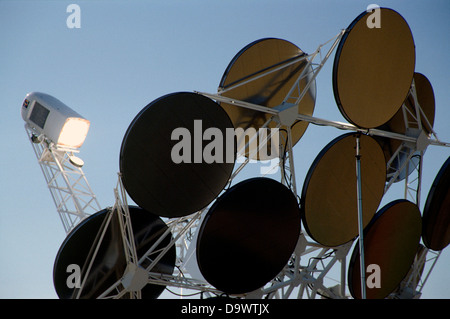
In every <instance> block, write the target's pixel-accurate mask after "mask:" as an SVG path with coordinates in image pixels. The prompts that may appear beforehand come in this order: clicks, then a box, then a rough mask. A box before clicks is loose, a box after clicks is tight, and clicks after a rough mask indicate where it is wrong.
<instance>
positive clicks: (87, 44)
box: [0, 0, 450, 298]
mask: <svg viewBox="0 0 450 319" xmlns="http://www.w3.org/2000/svg"><path fill="white" fill-rule="evenodd" d="M71 3H76V4H78V5H79V6H80V8H81V28H80V29H69V28H67V26H66V19H67V17H68V15H69V14H68V13H66V8H67V6H68V5H69V4H71ZM371 3H376V4H378V5H379V6H384V7H389V8H392V9H394V10H396V11H398V12H399V13H400V14H401V15H402V16H403V17H404V18H405V19H406V21H407V22H408V24H409V26H410V28H411V30H412V32H413V36H414V40H415V45H416V71H417V72H420V73H423V74H425V75H426V76H427V77H428V79H429V80H430V81H431V83H432V85H433V88H434V93H435V98H436V120H435V125H434V128H435V130H436V131H437V133H438V134H439V137H440V138H441V139H442V140H444V141H447V142H449V141H450V127H449V121H450V105H449V102H450V80H449V73H450V60H449V58H448V52H449V51H450V41H449V34H450V2H449V1H447V0H441V1H417V0H415V1H381V0H379V1H372V2H371V1H366V2H365V1H356V0H352V1H350V0H346V1H337V0H335V1H331V0H327V1H316V0H309V1H294V0H291V1H286V0H284V1H273V0H272V1H268V0H251V1H248V0H244V1H242V0H239V1H235V0H227V1H217V0H202V1H200V0H194V1H189V0H178V1H174V0H167V1H162V0H161V1H143V0H142V1H100V0H92V1H8V0H2V1H0V107H1V110H2V116H0V130H1V136H2V149H1V151H0V153H1V156H0V163H1V165H0V167H1V168H0V185H1V191H0V203H1V209H0V259H1V263H0V265H1V266H0V298H56V294H55V292H54V288H53V280H52V270H53V262H54V258H55V256H56V253H57V251H58V249H59V246H60V244H61V243H62V241H63V240H64V238H65V232H64V229H63V227H62V225H61V222H60V220H59V217H58V215H57V212H56V208H55V206H54V204H53V202H52V200H51V197H50V193H49V191H48V188H47V186H46V185H45V181H44V177H43V175H42V172H41V170H40V168H39V165H38V163H37V160H36V158H35V155H34V153H33V150H32V148H31V146H30V144H29V142H28V140H27V136H26V134H25V130H24V128H23V126H24V122H23V120H22V118H21V116H20V107H21V104H22V101H23V99H24V97H25V95H26V94H27V93H28V92H31V91H41V92H45V93H48V94H51V95H53V96H55V97H56V98H58V99H60V100H61V101H63V102H64V103H65V104H67V105H68V106H70V107H71V108H73V109H74V110H76V111H77V112H78V113H80V114H82V115H83V116H84V117H86V118H87V119H89V120H90V121H91V129H90V132H89V134H88V136H87V139H86V142H85V144H84V145H83V147H82V148H81V152H80V157H81V158H83V160H84V161H85V163H86V165H85V167H84V172H85V173H86V176H87V178H88V180H89V183H90V185H91V187H92V188H93V190H94V192H95V193H96V195H97V197H98V199H99V201H100V204H101V205H102V207H107V206H111V205H113V203H114V194H113V188H114V187H115V186H116V182H117V172H118V165H119V150H120V145H121V142H122V138H123V135H124V133H125V131H126V129H127V127H128V125H129V123H130V122H131V120H132V119H133V118H134V117H135V115H136V114H137V113H138V112H139V111H140V110H141V109H142V108H143V107H144V106H145V105H147V104H148V103H149V102H151V101H152V100H154V99H156V98H158V97H160V96H162V95H164V94H167V93H172V92H177V91H193V90H198V91H204V92H211V93H214V92H216V90H217V86H218V84H219V81H220V78H221V76H222V74H223V72H224V70H225V68H226V66H227V65H228V63H229V62H230V60H231V59H232V58H233V56H234V55H235V54H236V53H237V52H238V51H239V50H240V49H241V48H242V47H244V46H245V45H247V44H248V43H250V42H252V41H254V40H257V39H260V38H263V37H279V38H283V39H286V40H289V41H291V42H293V43H295V44H296V45H297V46H299V47H300V48H301V49H302V50H303V51H305V52H307V53H310V52H313V51H314V50H315V49H316V48H317V46H318V45H320V44H321V43H324V42H325V41H327V40H328V39H330V38H332V37H333V36H335V35H336V34H337V33H338V32H339V31H340V30H341V29H343V28H346V27H347V26H348V25H349V24H350V22H351V21H353V19H354V18H355V17H356V16H358V15H359V14H360V13H361V12H363V11H364V10H365V9H366V7H367V6H368V5H369V4H371ZM333 59H334V54H333V55H332V57H331V58H330V60H329V61H328V62H327V64H326V66H325V67H324V69H323V70H322V71H321V73H320V74H319V76H318V78H317V101H316V108H315V111H314V115H315V116H317V117H322V118H325V119H329V120H337V121H344V119H343V117H342V116H341V114H340V113H339V111H338V109H337V107H336V103H335V100H334V97H333V91H332V85H331V71H332V60H333ZM342 133H344V132H342V131H339V130H336V129H334V128H327V127H317V126H310V127H309V128H308V130H307V131H306V134H305V135H304V136H303V138H302V139H301V140H300V142H299V143H298V144H297V146H296V148H295V159H296V162H295V165H296V174H297V186H298V189H299V192H300V190H301V186H302V185H303V179H304V176H305V175H306V172H307V171H308V169H309V166H310V164H311V163H312V161H313V160H314V158H315V156H316V155H317V153H318V152H319V151H320V150H321V149H322V148H323V147H324V146H325V145H326V144H327V143H328V142H329V141H331V140H332V139H333V138H334V137H336V136H338V135H340V134H342ZM449 155H450V149H449V148H442V147H435V146H430V147H428V149H427V152H426V154H425V162H424V165H425V167H424V172H423V174H424V178H423V183H422V187H423V192H422V203H424V202H425V199H426V195H427V193H428V190H429V188H430V185H431V183H432V182H433V179H434V177H435V175H436V173H437V171H438V170H439V168H440V167H441V165H442V163H444V161H445V160H446V159H447V157H448V156H449ZM243 177H245V176H243ZM402 197H403V194H402V192H401V190H398V189H393V190H392V192H390V193H388V195H387V196H386V197H385V199H384V201H383V203H387V202H389V201H391V200H393V199H398V198H402ZM449 264H450V252H449V249H448V248H447V250H444V252H443V253H442V255H441V258H440V260H439V261H438V264H437V265H436V267H435V269H434V271H433V272H432V274H431V277H430V278H429V280H428V282H427V284H426V286H425V288H424V290H423V298H450V288H448V287H449V286H450V274H449V271H448V267H449Z"/></svg>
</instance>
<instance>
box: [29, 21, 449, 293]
mask: <svg viewBox="0 0 450 319" xmlns="http://www.w3.org/2000/svg"><path fill="white" fill-rule="evenodd" d="M344 31H345V30H342V31H341V32H340V33H339V34H338V35H337V36H336V37H334V38H333V39H331V40H330V41H328V42H326V43H325V44H323V45H320V46H319V47H318V49H317V50H316V51H315V52H314V53H313V54H310V55H306V56H302V57H300V58H298V59H296V60H294V61H292V63H296V62H298V61H299V60H303V59H307V61H308V66H309V67H306V68H305V70H306V71H305V72H303V73H302V74H301V75H300V76H299V79H298V80H297V81H296V82H295V84H294V86H293V87H292V89H291V90H290V92H289V94H288V95H287V96H286V98H285V100H284V102H283V104H282V105H280V107H275V108H267V107H264V106H261V105H257V104H253V103H249V102H245V101H239V100H235V99H232V98H228V97H225V96H223V95H222V94H223V93H225V92H226V91H220V92H218V94H209V93H201V92H196V93H198V94H202V95H204V96H206V97H209V98H211V99H213V100H216V101H218V102H225V103H229V104H233V105H236V106H240V107H244V108H248V109H252V110H256V111H260V112H265V113H268V114H271V115H272V117H271V118H270V119H269V120H268V121H267V122H266V123H265V124H264V126H263V127H267V126H268V125H269V123H270V122H271V121H276V122H277V123H278V126H277V128H280V126H281V125H282V124H283V116H280V115H282V114H283V113H284V112H289V109H291V110H292V109H297V106H298V104H299V103H300V101H301V99H302V97H303V96H304V95H305V92H306V91H307V90H308V88H309V87H310V86H311V85H312V83H313V81H315V78H316V76H317V74H318V73H319V71H320V70H321V69H322V67H323V65H324V63H325V62H326V61H327V59H328V58H329V57H330V55H331V53H332V51H333V50H334V49H335V48H336V46H337V44H338V43H339V41H340V40H341V37H342V36H343V34H344ZM328 43H332V44H331V48H329V50H328V51H327V52H326V53H325V55H324V57H322V49H323V47H324V46H325V45H326V44H328ZM316 58H319V60H320V61H319V62H318V63H314V59H316ZM287 66H288V65H284V66H282V67H287ZM282 67H279V68H277V69H275V70H271V71H268V72H265V73H261V74H260V75H258V77H257V78H259V77H261V76H265V75H266V74H268V73H270V72H274V71H276V70H278V69H280V68H282ZM303 78H306V79H308V82H307V85H306V87H305V88H304V89H303V90H302V89H301V88H300V87H299V85H298V84H299V82H300V80H301V79H303ZM255 79H256V78H253V79H250V80H247V81H246V82H245V83H248V82H249V81H252V80H255ZM245 83H240V84H238V85H244V84H245ZM227 90H228V89H227ZM412 93H413V94H414V99H415V102H416V110H415V114H414V116H415V119H416V121H417V122H416V126H418V130H416V131H414V130H409V131H408V134H405V135H402V134H398V133H393V132H388V131H383V130H378V129H361V128H358V127H356V126H354V125H352V124H349V123H343V122H337V121H330V120H325V119H320V118H316V117H312V116H307V115H303V114H297V115H296V118H295V120H299V121H307V122H309V123H312V124H317V125H325V126H331V127H335V128H338V129H344V130H349V131H355V132H359V133H360V134H367V135H371V136H380V137H387V138H392V139H398V140H400V141H402V145H401V147H400V148H399V149H398V150H397V151H396V152H395V154H394V155H393V156H392V157H393V158H391V160H389V161H388V164H387V165H388V167H387V168H390V169H391V171H392V169H394V172H393V173H392V176H389V177H390V179H389V183H388V184H387V185H386V188H385V192H386V191H387V190H388V189H389V187H390V186H391V185H392V183H393V182H395V181H396V180H397V177H398V176H399V174H401V172H402V171H404V168H405V165H409V163H410V162H411V158H412V157H413V156H416V157H417V158H418V160H419V161H418V165H417V166H415V167H413V168H414V170H415V171H416V172H417V173H418V177H417V179H414V182H415V183H416V186H415V187H413V186H412V183H411V182H412V180H411V179H410V178H409V177H408V176H409V174H408V173H406V178H405V198H406V197H407V196H410V194H413V195H415V198H414V200H413V202H415V203H416V204H417V205H419V203H420V202H419V201H420V195H419V193H420V182H421V181H420V179H421V178H420V174H421V167H422V161H423V154H424V151H425V149H426V147H427V146H428V145H438V146H446V147H448V146H450V144H449V143H444V142H442V141H440V140H439V139H438V137H437V135H436V132H434V131H432V132H431V136H424V133H423V129H422V127H421V117H423V116H424V113H423V111H422V110H421V108H420V105H419V104H418V102H417V97H416V95H415V94H416V93H415V88H414V85H413V86H412ZM403 110H406V107H405V106H403ZM284 114H285V113H284ZM405 118H406V116H405ZM407 124H408V125H409V123H407ZM287 127H288V128H287V134H286V139H284V140H280V141H279V142H280V150H282V152H281V151H280V153H279V156H280V161H279V163H278V165H279V166H280V167H281V182H282V183H283V184H284V185H286V186H288V187H289V188H290V189H291V190H292V191H293V193H294V194H295V196H296V197H297V198H299V197H298V194H297V189H296V182H295V169H294V157H293V145H292V143H291V140H292V139H291V131H290V128H289V127H290V126H287ZM407 127H409V126H407ZM430 127H431V126H430ZM273 131H274V130H272V131H271V132H273ZM27 132H28V133H29V135H31V134H33V132H32V131H31V130H30V129H29V128H27ZM257 135H258V134H257ZM257 135H256V136H254V138H257ZM433 137H434V138H433ZM35 138H37V139H38V141H39V137H35ZM270 138H272V136H270V135H269V136H267V139H266V140H265V141H266V142H267V140H269V139H270ZM249 143H251V141H249V142H248V143H247V145H246V146H244V148H243V150H244V151H245V150H246V147H247V146H248V145H249ZM32 144H33V148H34V149H35V152H36V156H37V158H38V160H39V163H40V165H41V168H42V170H43V172H44V176H45V177H46V180H47V183H48V185H49V188H50V192H51V193H52V197H53V199H54V201H55V204H56V206H57V209H58V212H59V213H60V216H61V218H62V220H63V224H64V227H65V229H66V231H69V230H70V229H71V228H72V227H73V226H74V225H75V224H76V222H77V221H79V220H80V219H82V218H84V217H85V215H86V213H85V210H86V209H88V208H94V210H95V211H98V210H99V209H100V208H99V206H98V202H97V200H96V198H95V195H94V194H93V193H92V191H91V190H90V187H89V186H88V185H87V181H86V179H85V177H84V174H83V173H82V171H81V169H80V168H76V167H75V168H73V167H70V169H69V168H68V165H67V163H68V158H69V156H70V155H71V154H72V152H73V151H71V150H58V149H57V148H56V147H55V146H54V145H52V144H51V143H48V142H46V141H45V140H44V141H43V142H40V143H32ZM263 146H264V142H263V143H260V144H259V146H258V147H259V148H261V147H263ZM257 151H258V149H256V150H254V151H253V152H257ZM402 152H404V153H405V154H406V158H407V159H406V160H404V158H405V154H402ZM241 153H242V154H244V152H242V151H241ZM254 154H255V153H254ZM357 155H358V154H356V156H357ZM400 155H401V156H403V157H402V158H403V160H402V161H397V163H400V162H401V163H403V164H402V165H401V167H397V166H395V165H394V166H392V163H393V161H394V157H395V156H400ZM250 158H253V156H252V155H249V156H247V159H246V161H244V163H242V164H241V165H240V166H239V167H238V168H237V169H236V170H235V171H234V172H233V174H232V176H231V178H230V181H229V184H231V183H232V182H233V179H234V178H235V177H236V176H237V175H238V174H239V172H241V170H242V169H243V168H244V166H245V165H246V164H247V163H248V162H249V159H250ZM73 172H76V173H77V174H78V175H77V176H78V178H76V179H75V182H71V181H70V180H69V177H68V176H69V175H70V174H72V173H73ZM408 172H409V168H408ZM59 176H60V177H61V178H62V180H63V181H62V182H58V183H57V182H56V180H57V177H59ZM82 181H83V182H85V183H86V185H87V186H85V187H84V188H80V183H81V182H82ZM82 197H85V198H86V199H84V200H81V198H82ZM358 200H359V197H358ZM69 202H71V203H72V204H73V205H74V208H68V207H67V206H68V203H69ZM355 204H356V203H355ZM114 207H115V209H113V211H117V212H119V213H120V216H121V218H120V220H121V223H120V225H121V229H122V237H123V240H124V247H125V251H124V253H125V255H126V257H127V258H126V259H127V263H128V265H127V268H126V270H125V273H124V276H123V277H122V278H121V279H120V280H118V281H117V282H116V283H115V284H114V285H112V286H111V287H110V288H109V289H107V290H106V291H105V292H104V293H103V294H102V295H101V296H100V298H120V297H122V296H124V295H125V294H127V293H131V297H134V298H139V297H140V294H139V287H142V285H145V284H153V285H164V286H166V288H167V289H168V290H169V289H171V288H172V287H173V288H177V289H181V290H182V291H184V289H186V290H188V291H189V293H187V294H185V293H183V292H182V293H181V296H187V295H196V294H199V295H201V296H202V297H209V296H214V295H220V294H222V292H221V291H218V290H217V289H215V288H214V287H212V286H211V285H210V284H209V283H207V282H206V281H205V280H203V279H202V278H196V277H195V275H194V274H190V273H189V271H188V267H187V264H186V263H187V259H188V258H189V256H188V252H189V251H190V252H191V253H192V250H191V249H189V248H191V246H192V245H195V244H196V242H195V236H194V234H195V233H196V230H197V229H198V226H199V223H200V221H201V218H202V216H204V215H205V214H206V212H207V210H208V207H206V208H205V209H203V210H201V211H198V212H196V213H194V214H192V215H189V216H185V217H181V218H175V219H167V220H165V222H166V224H167V226H168V229H167V231H166V232H165V233H164V234H163V235H162V236H161V237H160V238H159V240H157V241H156V242H155V243H154V244H153V246H152V247H151V248H150V249H149V250H148V251H147V252H146V253H145V254H144V255H143V256H140V257H139V259H138V257H137V256H136V251H135V247H134V246H133V245H134V240H133V232H132V231H131V223H130V220H129V212H128V209H127V207H128V206H127V204H126V193H125V191H124V190H123V185H122V183H121V176H120V174H119V183H118V187H117V188H116V189H115V206H114ZM167 236H172V239H171V241H170V243H169V244H168V246H167V247H165V248H163V249H160V250H157V249H156V248H157V247H158V245H159V244H160V243H161V242H162V240H164V238H166V237H167ZM353 244H354V242H349V243H346V244H344V245H341V246H338V247H324V246H322V245H320V244H318V243H316V242H314V241H312V240H310V239H309V237H308V236H307V235H306V232H305V231H303V230H302V233H301V235H300V237H299V240H298V243H297V246H296V249H295V251H294V253H293V254H292V257H291V259H290V261H289V262H288V263H287V265H286V266H285V267H284V269H283V270H282V271H281V272H280V274H279V275H278V276H277V277H276V278H274V279H273V280H272V281H271V282H269V283H268V284H266V285H265V286H264V287H262V288H260V289H258V290H257V291H254V292H250V293H247V294H243V295H240V296H233V297H236V298H263V297H265V298H279V299H287V298H317V297H322V298H349V295H348V293H347V291H346V271H347V269H346V266H347V265H346V262H347V261H346V260H347V256H348V253H349V251H350V250H351V247H352V246H353ZM174 245H175V247H176V249H177V260H176V264H175V271H174V273H173V274H172V275H167V274H162V273H157V272H154V271H153V268H154V266H155V265H156V264H157V263H158V261H159V260H160V259H161V258H162V257H163V256H164V254H166V253H167V252H168V251H169V249H170V248H171V247H173V246H174ZM194 247H195V246H194ZM362 247H363V246H362ZM427 253H430V254H434V255H435V256H433V257H431V258H429V259H427V258H426V255H427ZM150 257H151V258H150ZM438 257H439V253H437V254H435V253H434V252H430V251H428V250H427V249H423V250H422V252H421V253H420V254H418V256H417V258H416V260H415V262H414V264H413V266H412V268H411V272H410V275H408V276H407V278H405V280H404V281H403V282H402V284H401V285H400V287H399V289H398V291H396V292H395V293H393V294H392V295H391V296H390V297H391V298H403V297H408V298H414V297H420V291H421V289H422V287H423V285H424V284H425V282H426V280H427V279H428V277H429V274H430V272H431V270H432V269H433V267H434V265H435V263H436V261H437V259H438ZM430 263H431V266H429V264H430ZM336 265H337V267H335V266H336ZM335 268H338V269H337V273H338V279H337V280H335V279H332V278H331V272H332V271H333V269H335ZM425 268H428V269H425ZM424 269H425V270H424ZM424 271H428V272H427V274H426V275H425V276H424V280H422V279H418V278H421V276H420V275H419V274H422V272H424ZM143 274H144V275H143ZM138 277H139V278H138ZM330 280H333V284H334V285H330V284H329V281H330ZM136 281H138V284H133V285H131V284H129V283H130V282H135V283H136ZM417 289H418V290H417ZM192 291H193V293H191V292H192Z"/></svg>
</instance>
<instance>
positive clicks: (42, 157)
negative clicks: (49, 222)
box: [25, 124, 101, 233]
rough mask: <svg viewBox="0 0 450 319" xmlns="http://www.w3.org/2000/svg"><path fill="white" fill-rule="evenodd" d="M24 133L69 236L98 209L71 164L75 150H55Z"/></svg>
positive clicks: (76, 167)
mask: <svg viewBox="0 0 450 319" xmlns="http://www.w3.org/2000/svg"><path fill="white" fill-rule="evenodd" d="M25 130H26V132H27V135H28V138H29V140H30V142H31V145H32V147H33V150H34V153H35V155H36V158H37V160H38V163H39V166H40V167H41V170H42V173H43V174H44V178H45V181H46V183H47V187H48V189H49V190H50V194H51V196H52V199H53V202H54V203H55V205H56V210H57V212H58V214H59V217H60V219H61V222H62V224H63V227H64V230H65V231H66V233H69V232H70V231H71V230H72V229H73V228H74V227H75V226H76V225H77V224H78V223H79V222H80V221H81V220H83V219H84V218H85V217H87V216H88V215H90V214H92V213H95V212H98V211H99V210H100V209H101V208H100V204H99V203H98V200H97V197H96V196H95V194H94V192H93V191H92V189H91V187H90V186H89V183H88V181H87V179H86V176H85V174H84V172H83V170H82V168H81V166H80V164H79V163H77V162H75V161H74V159H76V157H75V154H76V153H78V150H77V149H67V148H61V147H58V146H57V145H55V144H54V143H53V142H50V141H49V140H48V139H47V138H46V137H45V136H44V135H40V136H39V135H38V134H37V133H36V131H34V130H33V128H31V127H30V126H28V125H27V124H26V125H25Z"/></svg>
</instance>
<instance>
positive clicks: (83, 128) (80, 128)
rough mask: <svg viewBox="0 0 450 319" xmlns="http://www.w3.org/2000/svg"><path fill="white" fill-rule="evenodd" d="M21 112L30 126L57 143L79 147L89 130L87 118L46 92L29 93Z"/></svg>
mask: <svg viewBox="0 0 450 319" xmlns="http://www.w3.org/2000/svg"><path fill="white" fill-rule="evenodd" d="M21 113H22V118H23V120H24V121H25V122H26V123H27V124H28V125H29V126H31V127H32V128H34V129H35V130H36V131H37V132H39V133H40V134H43V135H45V136H46V137H47V138H48V139H49V140H51V141H52V142H53V143H55V144H57V145H61V146H66V147H70V148H79V147H81V145H83V143H84V140H85V139H86V135H87V133H88V131H89V126H90V122H89V121H88V120H87V119H85V118H84V117H82V116H81V115H80V114H78V113H77V112H75V111H74V110H72V109H71V108H70V107H68V106H67V105H65V104H64V103H62V102H61V101H60V100H58V99H56V98H54V97H53V96H51V95H48V94H45V93H40V92H31V93H28V94H27V96H26V97H25V100H24V101H23V104H22V109H21Z"/></svg>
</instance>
